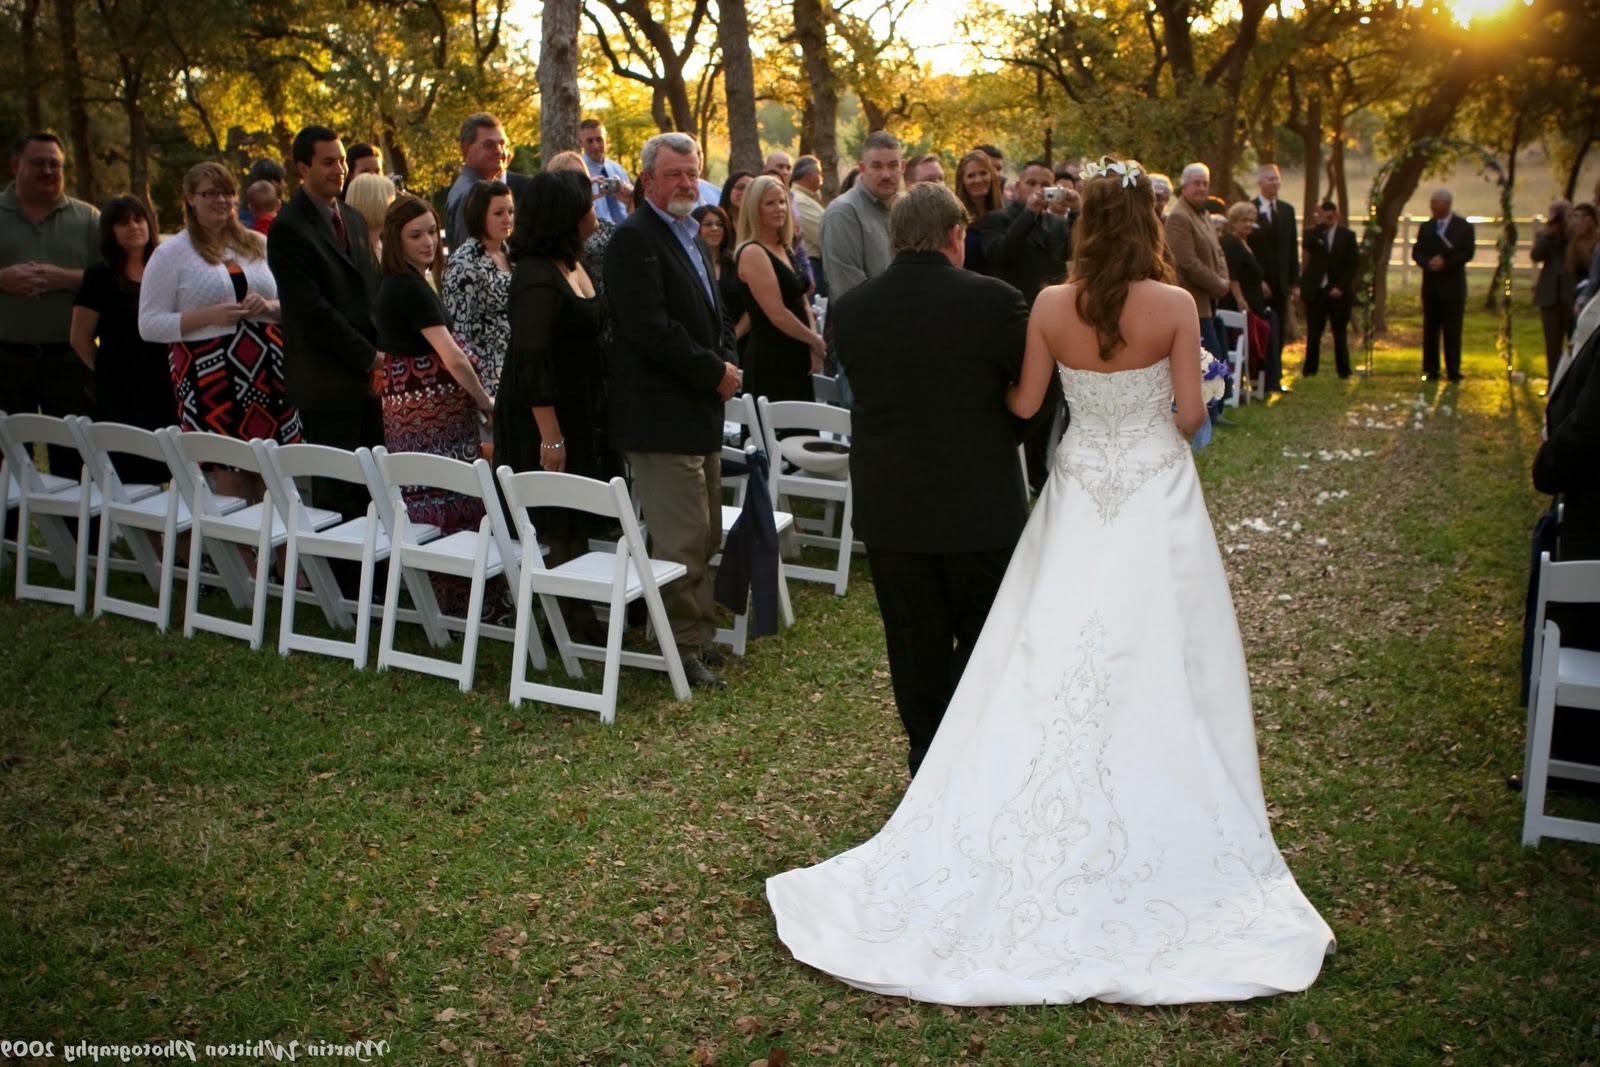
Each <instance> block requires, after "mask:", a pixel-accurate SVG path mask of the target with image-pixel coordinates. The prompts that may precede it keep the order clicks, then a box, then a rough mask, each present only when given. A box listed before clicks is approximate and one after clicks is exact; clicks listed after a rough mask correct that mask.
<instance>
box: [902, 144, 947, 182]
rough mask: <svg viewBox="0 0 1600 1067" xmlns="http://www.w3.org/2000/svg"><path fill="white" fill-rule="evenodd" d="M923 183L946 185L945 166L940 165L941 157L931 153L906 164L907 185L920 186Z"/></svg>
mask: <svg viewBox="0 0 1600 1067" xmlns="http://www.w3.org/2000/svg"><path fill="white" fill-rule="evenodd" d="M922 182H938V183H939V184H940V185H943V184H944V164H942V163H940V162H939V157H938V156H936V155H934V154H933V153H931V152H930V153H928V154H926V155H921V156H918V157H917V158H916V159H913V160H912V161H911V162H910V163H907V164H906V185H908V186H910V185H918V184H920V183H922Z"/></svg>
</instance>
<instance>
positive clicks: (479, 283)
mask: <svg viewBox="0 0 1600 1067" xmlns="http://www.w3.org/2000/svg"><path fill="white" fill-rule="evenodd" d="M441 290H442V292H443V295H444V310H445V312H446V313H447V314H448V315H449V317H450V333H451V336H453V337H454V338H455V339H456V343H457V344H459V345H460V346H461V347H462V349H463V350H465V351H466V352H468V353H470V354H471V355H474V356H477V357H478V363H479V368H478V369H479V373H480V374H482V376H483V387H484V388H485V389H487V390H489V395H490V396H495V395H498V393H499V391H500V374H501V371H502V370H503V369H504V367H505V362H506V345H507V344H509V343H510V340H511V322H510V320H509V319H508V318H507V317H506V296H507V294H508V293H509V292H510V291H511V272H510V271H509V270H501V269H500V268H499V266H497V265H496V264H495V261H494V258H493V257H492V256H490V255H489V251H488V249H486V248H484V247H483V242H482V241H480V240H478V239H477V238H476V237H473V238H471V239H469V240H468V241H467V242H466V243H465V244H463V245H462V246H461V247H460V248H457V249H456V250H455V251H454V252H452V253H450V265H449V266H448V267H446V268H445V272H444V284H443V286H441Z"/></svg>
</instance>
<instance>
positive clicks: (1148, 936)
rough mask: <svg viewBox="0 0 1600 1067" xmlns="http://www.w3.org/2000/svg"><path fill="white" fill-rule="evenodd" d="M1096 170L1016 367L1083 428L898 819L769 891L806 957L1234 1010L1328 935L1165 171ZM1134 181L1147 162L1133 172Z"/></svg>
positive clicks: (793, 945)
mask: <svg viewBox="0 0 1600 1067" xmlns="http://www.w3.org/2000/svg"><path fill="white" fill-rule="evenodd" d="M1126 170H1127V174H1117V173H1110V174H1105V175H1104V176H1098V177H1094V178H1091V179H1090V180H1088V181H1086V182H1085V186H1084V194H1083V208H1082V214H1081V216H1080V218H1079V221H1078V223H1077V226H1076V229H1075V232H1074V251H1075V259H1074V262H1073V264H1072V276H1071V278H1070V279H1069V282H1068V284H1066V285H1062V286H1056V287H1053V288H1050V289H1046V290H1044V291H1043V292H1042V293H1041V294H1040V295H1039V298H1038V301H1037V302H1036V303H1035V305H1034V308H1033V313H1032V317H1031V320H1030V323H1029V334H1028V349H1027V355H1026V357H1025V359H1024V364H1023V371H1022V376H1021V381H1020V382H1018V383H1017V385H1015V386H1014V387H1013V388H1012V392H1011V395H1010V398H1009V401H1010V404H1011V407H1012V409H1013V411H1015V412H1017V413H1018V414H1021V415H1027V414H1031V413H1032V411H1034V410H1036V409H1037V408H1038V406H1039V404H1040V402H1041V400H1042V398H1043V396H1044V392H1045V385H1046V383H1047V381H1048V376H1049V374H1050V372H1051V369H1052V367H1054V369H1055V370H1056V371H1057V372H1058V373H1059V374H1060V376H1061V381H1062V384H1063V386H1064V388H1065V393H1066V398H1067V403H1068V404H1069V406H1070V411H1071V416H1072V417H1071V422H1070V425H1069V427H1068V429H1067V432H1066V434H1065V436H1064V437H1063V438H1062V441H1061V447H1060V450H1059V451H1058V452H1057V455H1056V460H1055V469H1054V471H1053V476H1052V477H1051V478H1050V480H1049V482H1048V484H1047V487H1046V489H1045V492H1044V495H1043V496H1042V497H1041V498H1040V500H1039V502H1038V503H1037V505H1036V506H1035V508H1034V511H1033V514H1032V517H1031V518H1030V519H1029V521H1028V526H1027V529H1026V530H1025V532H1024V533H1023V535H1022V540H1021V541H1020V543H1019V544H1018V545H1017V549H1016V553H1015V555H1014V556H1013V557H1012V561H1011V566H1010V569H1009V570H1008V571H1007V573H1006V578H1005V581H1004V583H1003V584H1002V585H1001V587H1000V592H999V595H998V596H997V598H996V599H995V602H994V606H993V608H992V609H990V612H989V617H988V622H987V623H986V625H985V627H984V630H983V634H982V637H981V638H980V639H979V641H978V643H977V646H976V648H975V649H974V652H973V655H972V658H971V661H970V662H969V663H968V664H967V668H966V672H965V674H964V675H963V676H962V679H961V683H960V685H959V687H958V688H957V689H956V692H955V694H954V696H953V697H952V698H951V701H950V705H949V708H948V710H947V711H946V713H945V717H944V720H943V722H942V724H941V725H940V727H939V730H938V733H937V735H936V736H935V738H934V741H933V745H932V748H931V749H930V750H929V752H928V755H927V758H926V759H925V761H924V762H923V764H922V766H921V768H920V770H919V771H918V773H917V776H916V777H915V779H913V781H912V782H911V785H910V788H909V789H908V790H907V791H906V794H905V796H904V798H903V799H902V800H901V802H900V806H899V808H898V809H897V810H896V811H895V813H894V815H893V816H891V817H890V819H889V821H888V823H887V824H886V825H885V826H884V827H883V829H882V830H881V831H879V832H878V834H877V835H876V836H875V837H873V838H872V839H871V840H869V841H867V842H866V843H865V844H862V845H859V846H857V847H856V848H853V849H850V850H849V851H847V852H844V853H842V854H840V855H838V856H835V857H833V858H832V859H830V860H827V861H826V862H823V863H820V864H818V865H817V866H815V867H809V868H805V869H799V870H793V871H788V872H786V873H784V874H780V875H776V876H774V877H772V878H770V879H769V880H768V882H767V897H768V900H769V901H770V903H771V905H772V910H773V914H774V915H775V917H776V919H777V926H778V936H779V937H780V938H782V940H783V942H784V944H786V945H787V946H788V947H789V949H790V951H792V952H793V953H794V955H795V957H796V958H797V959H799V960H801V961H803V962H805V963H808V964H810V965H811V966H813V967H816V968H818V969H820V970H823V971H826V972H828V973H829V974H832V975H835V976H837V977H838V978H840V979H842V980H843V981H845V982H847V983H849V984H850V985H852V986H857V987H859V988H861V989H866V990H871V991H873V992H877V993H884V994H889V995H894V996H905V997H910V998H912V999H915V1000H926V1001H934V1002H938V1003H944V1004H958V1005H999V1004H1040V1003H1046V1004H1062V1003H1072V1002H1076V1001H1081V1000H1086V999H1089V998H1095V999H1098V1000H1103V1001H1113V1002H1120V1003H1129V1004H1178V1003H1188V1002H1196V1001H1221V1000H1242V999H1246V998H1249V997H1256V996H1264V995H1267V994H1272V993H1279V992H1287V991H1295V990H1302V989H1305V988H1306V987H1307V986H1309V985H1310V984H1311V983H1312V982H1313V981H1314V980H1315V979H1316V977H1317V974H1318V972H1319V970H1320V969H1321V967H1322V962H1323V958H1324V956H1325V955H1326V954H1327V953H1330V952H1332V951H1333V933H1332V931H1331V930H1329V928H1328V925H1327V924H1326V923H1325V922H1323V920H1322V917H1321V916H1320V915H1318V914H1317V911H1316V909H1315V908H1314V907H1312V905H1311V903H1310V902H1309V901H1307V900H1306V898H1305V895H1304V894H1303V893H1302V892H1301V891H1300V887H1299V886H1298V885H1296V884H1295V880H1294V877H1293V876H1292V875H1291V874H1290V873H1289V869H1288V867H1287V866H1285V864H1284V861H1283V856H1282V855H1281V854H1280V853H1279V851H1278V847H1277V845H1276V844H1275V843H1274V841H1273V838H1272V827H1271V825H1270V823H1269V821H1268V818H1267V809H1266V803H1265V801H1264V799H1263V796H1262V792H1261V776H1260V769H1259V766H1258V762H1257V756H1256V740H1255V724H1254V720H1253V717H1252V714H1251V709H1250V689H1249V678H1248V676H1247V674H1246V672H1245V663H1244V648H1243V644H1242V642H1241V640H1240V637H1239V628H1238V623H1237V622H1236V620H1235V618H1234V611H1233V601H1232V597H1231V596H1230V594H1229V592H1228V584H1227V578H1226V576H1225V575H1224V573H1223V569H1222V558H1221V556H1220V555H1219V553H1218V551H1217V544H1216V539H1215V536H1214V534H1213V532H1212V527H1211V520H1210V518H1209V516H1208V515H1207V513H1206V507H1205V501H1204V499H1203V498H1202V496H1201V492H1200V483H1199V479H1198V478H1197V476H1196V474H1195V468H1194V462H1193V460H1192V458H1191V455H1190V451H1189V447H1188V443H1187V441H1186V439H1185V434H1186V433H1192V432H1193V431H1194V429H1195V428H1196V427H1198V426H1199V424H1200V422H1201V420H1203V419H1204V418H1205V417H1206V412H1205V407H1204V405H1203V403H1202V401H1201V397H1200V366H1199V348H1200V340H1199V327H1198V316H1197V314H1196V311H1195V305H1194V301H1193V299H1192V298H1191V297H1190V296H1189V294H1188V293H1187V292H1185V291H1184V290H1183V289H1180V288H1177V287H1175V286H1172V285H1168V284H1165V283H1166V282H1167V281H1169V280H1170V278H1171V273H1170V270H1169V268H1168V267H1167V266H1166V265H1165V263H1164V261H1163V259H1162V251H1163V247H1164V241H1163V238H1162V234H1161V227H1160V222H1159V219H1158V217H1157V215H1156V211H1155V201H1154V197H1153V194H1152V192H1151V187H1150V183H1149V180H1148V179H1147V178H1146V177H1145V176H1143V175H1142V174H1140V173H1139V172H1138V169H1137V167H1136V166H1134V165H1132V164H1129V165H1127V167H1126ZM1130 175H1131V176H1130Z"/></svg>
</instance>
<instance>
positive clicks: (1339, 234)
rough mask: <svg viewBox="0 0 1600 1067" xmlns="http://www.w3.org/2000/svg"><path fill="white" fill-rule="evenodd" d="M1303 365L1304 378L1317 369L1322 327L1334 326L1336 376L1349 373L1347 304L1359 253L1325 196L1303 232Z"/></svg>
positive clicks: (1343, 376)
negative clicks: (1311, 223) (1312, 224)
mask: <svg viewBox="0 0 1600 1067" xmlns="http://www.w3.org/2000/svg"><path fill="white" fill-rule="evenodd" d="M1306 253H1307V257H1308V258H1307V259H1306V271H1305V275H1304V277H1303V279H1302V280H1303V281H1304V282H1305V283H1306V289H1305V294H1306V365H1305V369H1304V370H1303V371H1302V372H1301V373H1302V374H1304V375H1305V376H1306V377H1307V378H1309V377H1311V376H1312V375H1314V374H1316V373H1317V359H1318V354H1319V350H1320V349H1321V347H1322V328H1323V326H1324V325H1332V327H1333V360H1334V366H1335V368H1336V369H1337V370H1338V372H1339V377H1341V378H1348V377H1350V339H1349V336H1348V335H1349V332H1350V305H1351V302H1352V299H1353V298H1354V296H1355V284H1356V269H1357V266H1358V262H1359V259H1360V254H1359V252H1358V250H1357V248H1356V235H1355V234H1354V233H1353V232H1352V231H1351V230H1349V229H1347V228H1346V227H1344V226H1341V225H1339V208H1338V205H1336V204H1335V203H1334V202H1333V201H1331V200H1324V201H1323V202H1322V206H1321V207H1320V208H1318V209H1317V225H1316V227H1315V228H1313V229H1312V231H1311V232H1310V233H1308V234H1306Z"/></svg>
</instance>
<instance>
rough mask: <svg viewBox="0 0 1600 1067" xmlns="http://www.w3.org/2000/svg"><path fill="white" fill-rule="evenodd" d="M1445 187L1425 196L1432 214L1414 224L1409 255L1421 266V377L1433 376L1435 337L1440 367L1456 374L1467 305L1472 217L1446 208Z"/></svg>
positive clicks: (1447, 193)
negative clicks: (1441, 349) (1441, 350)
mask: <svg viewBox="0 0 1600 1067" xmlns="http://www.w3.org/2000/svg"><path fill="white" fill-rule="evenodd" d="M1453 203H1454V198H1453V197H1452V196H1451V194H1450V190H1448V189H1436V190H1434V193H1433V195H1432V196H1431V197H1429V198H1428V211H1429V213H1430V214H1431V215H1432V216H1433V217H1432V218H1430V219H1429V220H1428V221H1427V222H1424V223H1423V224H1422V225H1421V226H1420V227H1419V228H1418V229H1417V239H1416V241H1415V242H1414V243H1413V244H1412V246H1411V258H1412V259H1413V260H1414V261H1416V264H1417V266H1419V267H1421V268H1422V380H1423V381H1425V382H1426V381H1430V380H1433V379H1436V378H1438V377H1439V339H1440V337H1441V336H1443V338H1444V369H1445V373H1446V374H1447V375H1448V376H1449V378H1450V380H1451V381H1452V382H1459V381H1460V380H1461V320H1462V317H1463V316H1464V315H1465V314H1466V310H1467V264H1468V263H1470V262H1472V253H1473V240H1474V230H1473V227H1472V223H1470V222H1468V221H1467V220H1466V219H1464V218H1462V217H1461V216H1459V215H1457V214H1455V212H1453V211H1452V210H1451V206H1452V204H1453Z"/></svg>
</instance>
